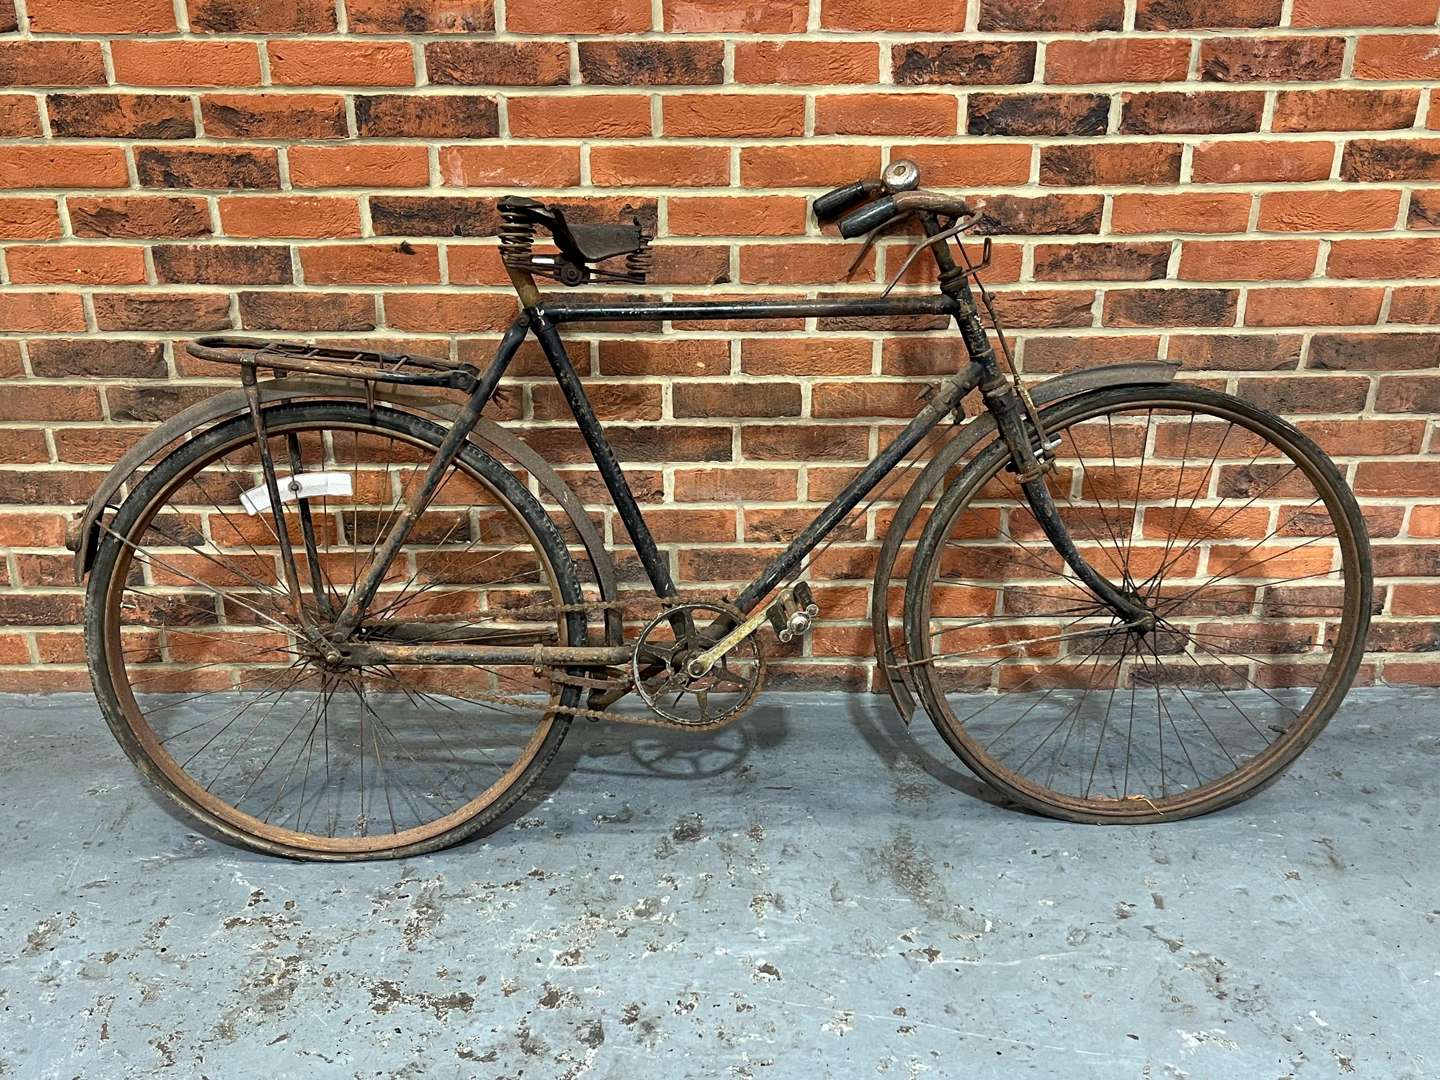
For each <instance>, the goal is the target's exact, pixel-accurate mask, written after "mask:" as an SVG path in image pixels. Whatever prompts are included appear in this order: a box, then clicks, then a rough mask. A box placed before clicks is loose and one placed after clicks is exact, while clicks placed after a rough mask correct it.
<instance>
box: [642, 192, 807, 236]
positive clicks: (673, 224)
mask: <svg viewBox="0 0 1440 1080" xmlns="http://www.w3.org/2000/svg"><path fill="white" fill-rule="evenodd" d="M806 214H807V211H806V204H805V200H804V199H803V198H799V197H797V196H792V195H763V196H762V195H745V196H694V197H672V198H671V199H670V232H671V234H672V235H675V236H782V235H786V234H790V235H794V234H797V233H803V232H804V231H805V219H806Z"/></svg>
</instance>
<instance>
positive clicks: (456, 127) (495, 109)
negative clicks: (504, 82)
mask: <svg viewBox="0 0 1440 1080" xmlns="http://www.w3.org/2000/svg"><path fill="white" fill-rule="evenodd" d="M514 107H515V103H514V102H512V103H511V109H512V113H511V117H512V119H511V125H512V131H511V134H514V135H520V134H521V133H520V132H519V131H516V130H514V119H513V118H514V112H513V109H514ZM355 128H356V130H357V131H358V132H359V134H360V136H361V137H362V138H367V139H493V138H494V137H495V136H497V135H498V134H500V107H499V105H498V104H497V103H496V101H495V99H494V98H492V97H488V96H486V95H484V94H443V95H439V96H430V97H424V96H421V95H418V94H364V95H360V96H357V97H356V98H355ZM342 134H343V132H342Z"/></svg>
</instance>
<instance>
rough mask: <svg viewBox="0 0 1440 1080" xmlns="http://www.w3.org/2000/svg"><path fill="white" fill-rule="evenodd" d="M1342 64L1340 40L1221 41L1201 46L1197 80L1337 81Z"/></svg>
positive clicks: (1208, 42) (1296, 38) (1302, 38)
mask: <svg viewBox="0 0 1440 1080" xmlns="http://www.w3.org/2000/svg"><path fill="white" fill-rule="evenodd" d="M1344 60H1345V39H1344V38H1338V37H1284V38H1253V37H1245V38H1222V39H1220V40H1218V41H1205V42H1202V43H1201V45H1200V78H1201V79H1203V80H1205V81H1206V82H1300V81H1302V80H1307V79H1308V80H1318V79H1338V78H1339V77H1340V68H1341V65H1342V64H1343V63H1344Z"/></svg>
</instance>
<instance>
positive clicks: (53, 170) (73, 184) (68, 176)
mask: <svg viewBox="0 0 1440 1080" xmlns="http://www.w3.org/2000/svg"><path fill="white" fill-rule="evenodd" d="M129 183H130V177H129V173H128V171H127V170H126V168H125V152H124V151H123V150H121V149H120V148H119V147H114V146H43V145H40V146H27V145H19V146H9V147H6V149H5V153H4V154H3V155H0V188H30V187H36V188H59V189H62V190H63V189H65V188H122V187H126V186H127V185H128V184H129Z"/></svg>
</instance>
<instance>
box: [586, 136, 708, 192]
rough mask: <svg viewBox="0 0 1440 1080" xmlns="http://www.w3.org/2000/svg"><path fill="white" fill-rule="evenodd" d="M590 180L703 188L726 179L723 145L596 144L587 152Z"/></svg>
mask: <svg viewBox="0 0 1440 1080" xmlns="http://www.w3.org/2000/svg"><path fill="white" fill-rule="evenodd" d="M590 182H591V183H592V184H594V185H596V186H597V187H637V186H644V185H647V184H648V185H653V186H655V187H707V186H713V185H724V184H728V183H729V182H730V151H729V149H728V148H726V147H724V146H666V145H664V144H663V143H662V144H646V145H636V146H597V147H594V148H593V149H592V150H591V151H590Z"/></svg>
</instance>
